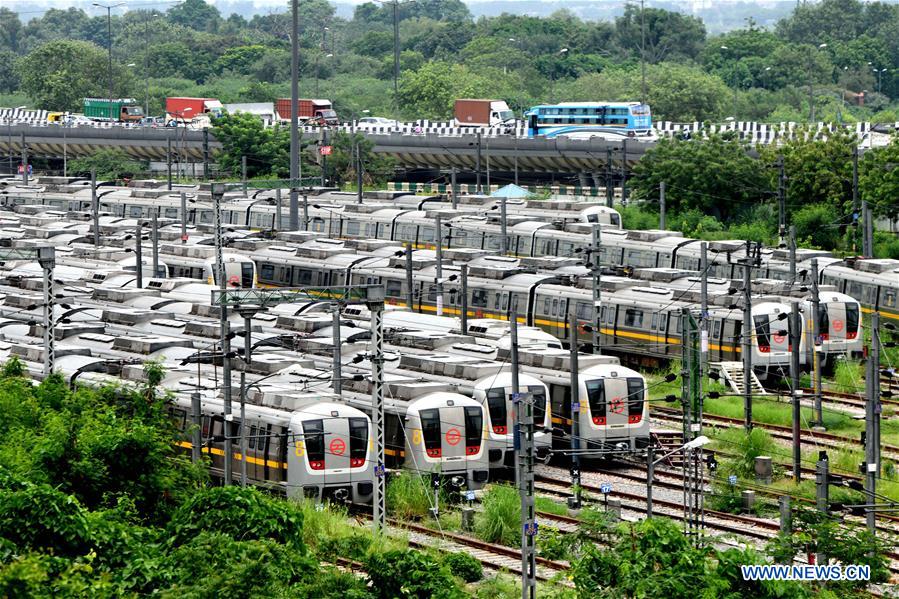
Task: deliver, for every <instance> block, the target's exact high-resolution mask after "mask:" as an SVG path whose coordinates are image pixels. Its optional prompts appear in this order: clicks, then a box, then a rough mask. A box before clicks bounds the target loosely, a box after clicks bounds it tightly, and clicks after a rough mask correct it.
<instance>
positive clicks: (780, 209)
mask: <svg viewBox="0 0 899 599" xmlns="http://www.w3.org/2000/svg"><path fill="white" fill-rule="evenodd" d="M784 171H785V168H784V157H783V156H778V157H777V237H778V239H779V240H780V245H783V243H784V237H785V236H786V233H787V177H786V175H785V173H784Z"/></svg>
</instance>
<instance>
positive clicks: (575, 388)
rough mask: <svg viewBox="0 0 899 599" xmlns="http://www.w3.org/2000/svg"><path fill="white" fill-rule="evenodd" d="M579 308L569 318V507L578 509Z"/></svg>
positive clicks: (579, 414)
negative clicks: (570, 494) (570, 490)
mask: <svg viewBox="0 0 899 599" xmlns="http://www.w3.org/2000/svg"><path fill="white" fill-rule="evenodd" d="M577 325H578V322H577V309H575V308H573V309H572V310H571V313H570V315H569V319H568V343H569V345H570V347H569V348H568V349H569V362H570V364H569V367H570V375H571V376H570V379H569V385H570V387H571V393H570V395H569V396H570V398H571V489H572V496H571V497H570V498H569V499H568V507H569V508H571V509H573V510H576V509H580V507H581V458H580V456H579V455H578V452H579V451H580V449H581V443H580V439H581V436H580V435H581V431H580V418H581V409H580V402H581V397H580V396H581V394H580V377H579V376H578V375H579V370H580V367H579V365H578V347H577V345H578V344H577Z"/></svg>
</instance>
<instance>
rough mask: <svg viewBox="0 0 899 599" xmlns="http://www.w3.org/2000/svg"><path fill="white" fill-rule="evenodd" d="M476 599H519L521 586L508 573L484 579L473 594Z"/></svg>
mask: <svg viewBox="0 0 899 599" xmlns="http://www.w3.org/2000/svg"><path fill="white" fill-rule="evenodd" d="M475 597H477V599H515V598H516V597H521V585H520V584H519V581H518V579H517V578H513V577H512V576H511V575H509V573H508V572H500V573H499V574H497V575H496V576H491V577H490V578H485V579H484V580H483V581H482V582H481V583H480V584H479V585H478V590H477V591H476V593H475Z"/></svg>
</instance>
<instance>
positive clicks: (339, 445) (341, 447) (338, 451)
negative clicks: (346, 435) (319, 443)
mask: <svg viewBox="0 0 899 599" xmlns="http://www.w3.org/2000/svg"><path fill="white" fill-rule="evenodd" d="M328 449H330V450H331V453H332V454H334V455H343V454H344V452H345V451H346V443H344V441H343V439H334V440H333V441H331V444H330V445H329V446H328Z"/></svg>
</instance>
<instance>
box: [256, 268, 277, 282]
mask: <svg viewBox="0 0 899 599" xmlns="http://www.w3.org/2000/svg"><path fill="white" fill-rule="evenodd" d="M259 278H261V279H262V280H264V281H271V280H273V279H274V278H275V267H274V266H273V265H271V264H263V265H262V268H260V269H259Z"/></svg>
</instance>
